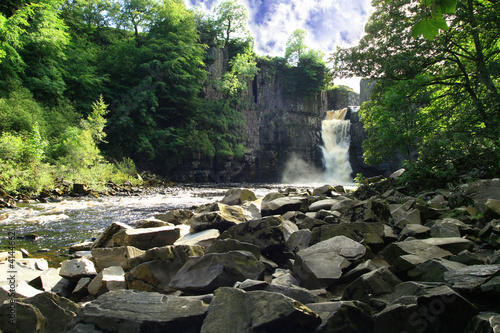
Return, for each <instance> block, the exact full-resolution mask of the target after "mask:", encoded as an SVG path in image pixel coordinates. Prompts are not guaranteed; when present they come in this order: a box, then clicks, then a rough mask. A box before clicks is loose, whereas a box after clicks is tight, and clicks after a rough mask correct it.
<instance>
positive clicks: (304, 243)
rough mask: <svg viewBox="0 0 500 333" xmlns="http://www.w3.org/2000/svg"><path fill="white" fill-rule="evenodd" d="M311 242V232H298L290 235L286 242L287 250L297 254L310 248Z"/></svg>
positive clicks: (306, 230)
mask: <svg viewBox="0 0 500 333" xmlns="http://www.w3.org/2000/svg"><path fill="white" fill-rule="evenodd" d="M310 242H311V231H310V230H308V229H303V230H297V231H295V232H294V233H292V234H291V235H290V237H289V238H288V240H287V241H286V249H287V250H288V251H289V252H294V253H295V252H297V251H300V250H303V249H306V248H308V247H309V244H310Z"/></svg>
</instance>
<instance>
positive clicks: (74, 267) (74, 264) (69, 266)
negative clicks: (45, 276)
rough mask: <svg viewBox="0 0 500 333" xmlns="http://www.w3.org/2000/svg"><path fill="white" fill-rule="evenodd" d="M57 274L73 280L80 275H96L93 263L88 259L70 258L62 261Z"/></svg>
mask: <svg viewBox="0 0 500 333" xmlns="http://www.w3.org/2000/svg"><path fill="white" fill-rule="evenodd" d="M59 275H61V276H62V277H64V278H66V279H68V280H70V281H74V280H78V279H80V278H82V277H94V276H96V275H97V271H96V269H95V266H94V263H93V262H92V261H90V260H88V259H84V258H82V259H71V260H66V261H63V262H62V264H61V271H60V272H59Z"/></svg>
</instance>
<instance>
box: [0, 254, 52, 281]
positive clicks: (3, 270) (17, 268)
mask: <svg viewBox="0 0 500 333" xmlns="http://www.w3.org/2000/svg"><path fill="white" fill-rule="evenodd" d="M17 260H20V259H17ZM12 271H14V272H16V281H26V282H29V281H31V280H33V279H36V278H37V277H39V276H40V275H42V274H43V271H41V270H38V269H35V268H31V267H27V266H25V265H22V264H21V263H19V262H17V261H16V262H15V263H14V267H11V266H10V264H9V262H8V261H7V262H3V263H0V276H2V277H4V278H2V279H1V280H0V286H3V285H6V284H9V281H8V280H7V277H8V276H9V275H10V274H12V273H10V274H9V272H12Z"/></svg>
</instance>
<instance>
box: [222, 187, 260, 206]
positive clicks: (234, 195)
mask: <svg viewBox="0 0 500 333" xmlns="http://www.w3.org/2000/svg"><path fill="white" fill-rule="evenodd" d="M255 200H257V197H256V196H255V193H254V192H252V191H250V190H247V189H241V188H233V189H230V190H228V191H227V192H226V194H225V195H224V198H223V199H222V200H221V202H222V203H223V204H226V205H241V204H242V203H243V202H245V201H255Z"/></svg>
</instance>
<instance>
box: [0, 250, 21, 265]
mask: <svg viewBox="0 0 500 333" xmlns="http://www.w3.org/2000/svg"><path fill="white" fill-rule="evenodd" d="M9 259H14V260H18V259H23V253H22V252H21V251H13V252H8V251H5V252H0V263H2V262H5V261H8V260H9Z"/></svg>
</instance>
